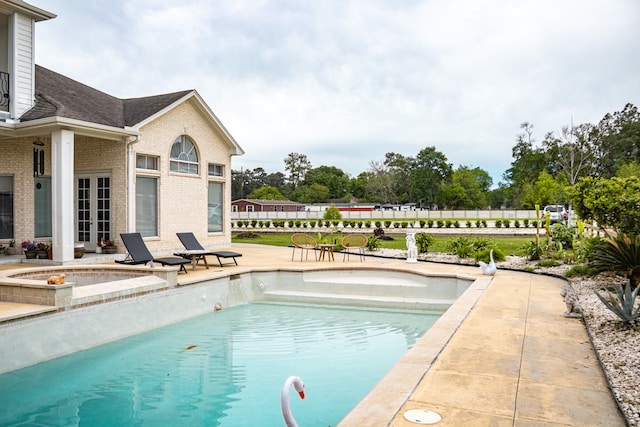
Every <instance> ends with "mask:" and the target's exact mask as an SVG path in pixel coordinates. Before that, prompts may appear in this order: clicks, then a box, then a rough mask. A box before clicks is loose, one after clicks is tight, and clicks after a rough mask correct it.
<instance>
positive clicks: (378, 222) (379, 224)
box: [373, 221, 382, 228]
mask: <svg viewBox="0 0 640 427" xmlns="http://www.w3.org/2000/svg"><path fill="white" fill-rule="evenodd" d="M373 224H374V225H375V226H376V228H380V227H382V222H380V221H376V222H374V223H373Z"/></svg>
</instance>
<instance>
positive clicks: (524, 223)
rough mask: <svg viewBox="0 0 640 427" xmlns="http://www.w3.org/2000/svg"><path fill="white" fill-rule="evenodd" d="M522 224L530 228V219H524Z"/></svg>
mask: <svg viewBox="0 0 640 427" xmlns="http://www.w3.org/2000/svg"><path fill="white" fill-rule="evenodd" d="M522 224H523V225H524V228H529V220H528V219H524V220H522Z"/></svg>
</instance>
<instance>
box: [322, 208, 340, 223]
mask: <svg viewBox="0 0 640 427" xmlns="http://www.w3.org/2000/svg"><path fill="white" fill-rule="evenodd" d="M322 219H324V220H325V221H326V220H329V221H331V220H334V221H335V220H338V221H340V220H341V219H342V214H341V213H340V210H339V209H338V208H336V207H335V206H330V207H328V208H327V210H326V211H324V215H322Z"/></svg>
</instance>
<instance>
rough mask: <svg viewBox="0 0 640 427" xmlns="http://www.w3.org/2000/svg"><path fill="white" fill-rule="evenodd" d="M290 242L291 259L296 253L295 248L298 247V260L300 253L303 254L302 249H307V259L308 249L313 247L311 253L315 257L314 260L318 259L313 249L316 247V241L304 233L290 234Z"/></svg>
mask: <svg viewBox="0 0 640 427" xmlns="http://www.w3.org/2000/svg"><path fill="white" fill-rule="evenodd" d="M291 243H292V245H293V253H292V254H291V261H293V257H294V255H295V254H296V249H300V250H301V252H300V261H302V255H304V251H305V250H306V251H307V258H306V259H309V250H310V249H314V251H313V255H314V256H315V257H316V261H317V260H318V255H317V254H316V251H315V249H316V248H317V247H318V242H316V240H315V239H314V238H313V237H311V236H307V235H306V234H302V233H295V234H292V235H291Z"/></svg>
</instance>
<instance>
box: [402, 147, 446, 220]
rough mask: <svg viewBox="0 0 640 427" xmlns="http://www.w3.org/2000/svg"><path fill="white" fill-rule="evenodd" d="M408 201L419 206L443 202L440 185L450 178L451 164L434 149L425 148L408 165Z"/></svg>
mask: <svg viewBox="0 0 640 427" xmlns="http://www.w3.org/2000/svg"><path fill="white" fill-rule="evenodd" d="M409 170H410V174H409V186H410V187H409V191H410V199H411V200H412V201H414V202H416V203H420V205H421V206H422V205H426V206H427V207H430V206H431V205H434V204H435V205H440V204H442V203H443V202H444V197H443V192H442V189H443V187H442V184H443V183H446V182H448V180H449V179H450V177H451V164H449V163H447V157H446V156H445V155H444V154H443V153H441V152H439V151H437V150H436V147H425V148H423V149H422V150H420V152H419V153H418V155H417V156H416V157H415V159H412V161H411V162H410V163H409Z"/></svg>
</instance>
